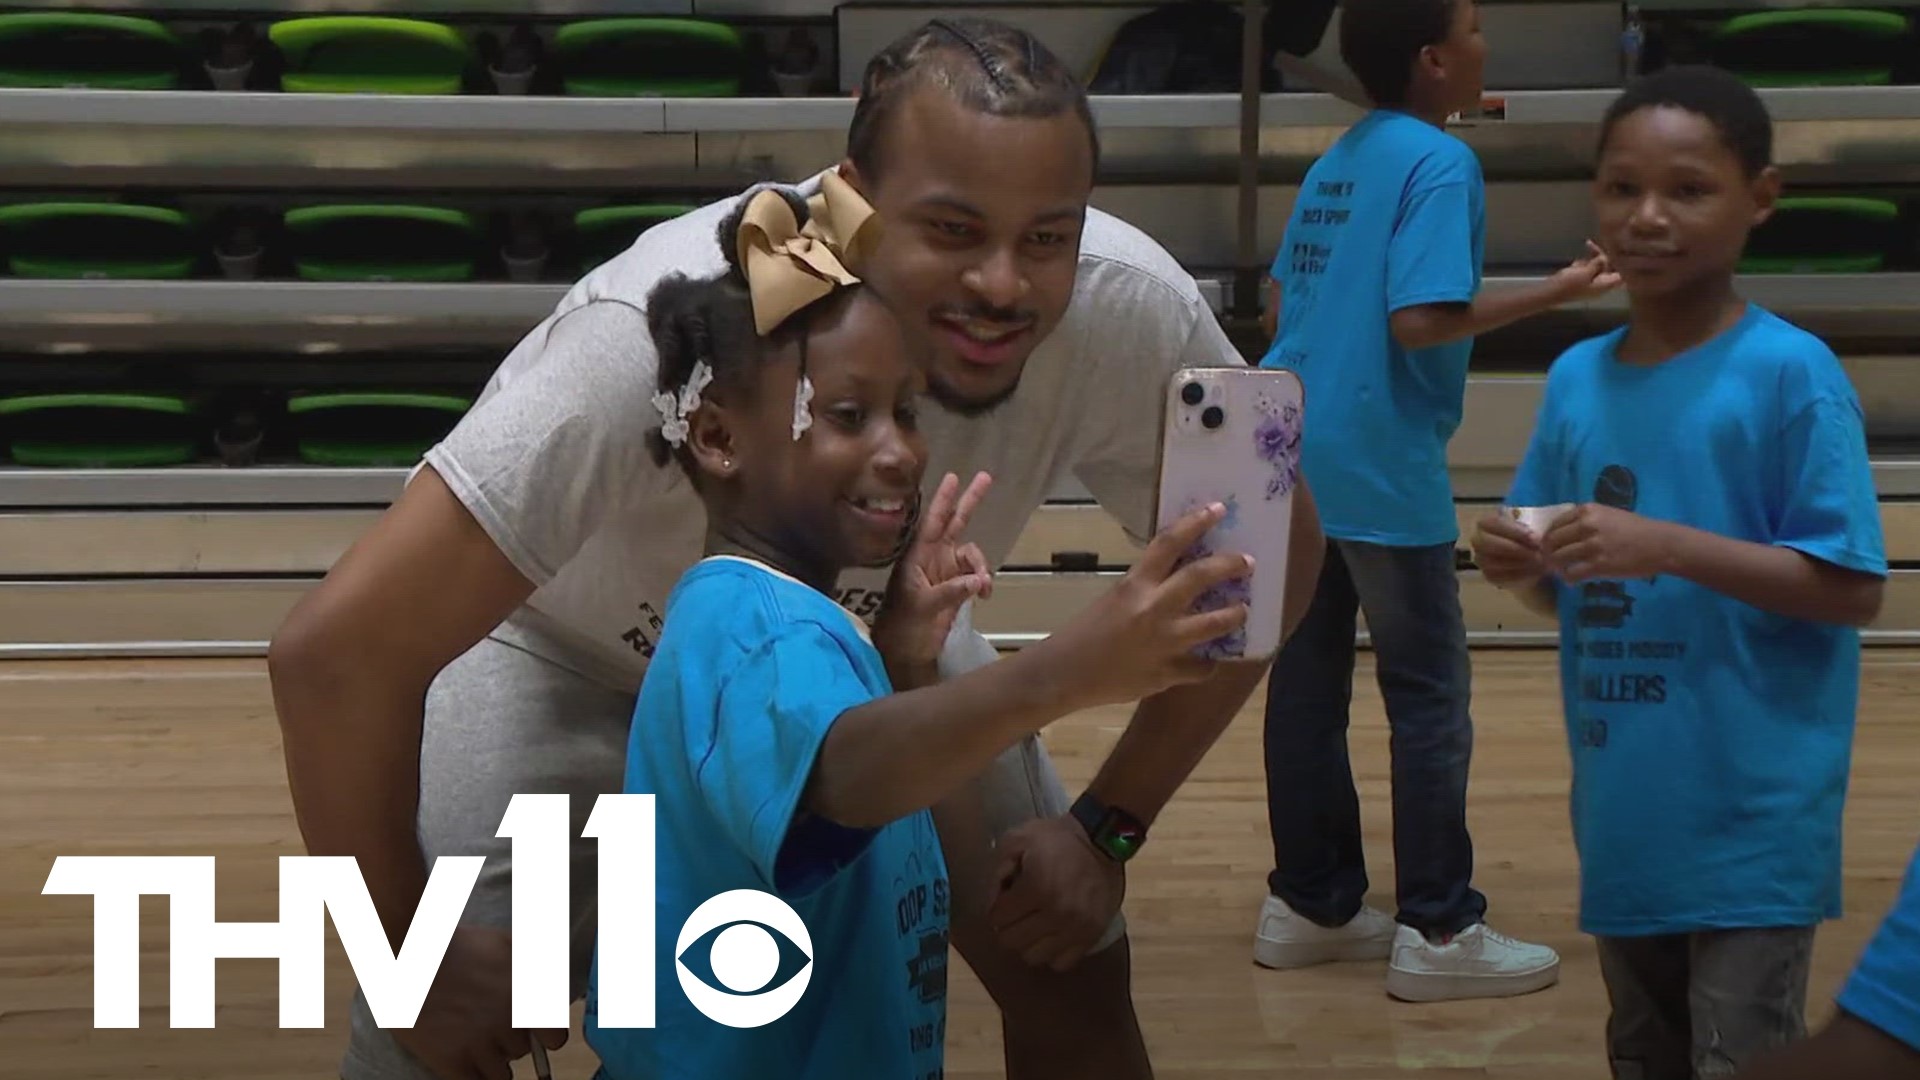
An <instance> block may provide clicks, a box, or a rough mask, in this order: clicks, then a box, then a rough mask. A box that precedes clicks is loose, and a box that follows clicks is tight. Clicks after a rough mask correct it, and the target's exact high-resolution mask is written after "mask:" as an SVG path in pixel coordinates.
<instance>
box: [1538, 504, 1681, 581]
mask: <svg viewBox="0 0 1920 1080" xmlns="http://www.w3.org/2000/svg"><path fill="white" fill-rule="evenodd" d="M1671 535H1672V526H1670V525H1668V524H1667V523H1666V522H1663V521H1656V520H1654V519H1653V518H1648V517H1642V516H1640V515H1639V514H1635V513H1633V512H1631V511H1627V510H1621V509H1618V508H1616V507H1612V506H1602V505H1601V504H1599V503H1581V504H1580V506H1579V508H1578V509H1576V510H1574V511H1573V512H1572V513H1571V514H1567V515H1565V516H1563V517H1561V518H1560V520H1559V521H1557V522H1555V523H1554V526H1553V528H1551V529H1549V530H1547V535H1546V536H1545V537H1544V538H1543V539H1542V540H1541V542H1540V551H1541V554H1543V555H1544V556H1545V557H1546V561H1547V566H1548V567H1549V568H1550V569H1551V570H1553V571H1554V572H1555V573H1556V574H1558V575H1559V576H1560V577H1561V579H1562V580H1565V581H1568V582H1572V583H1575V584H1578V583H1579V582H1582V581H1590V580H1594V579H1610V580H1626V579H1630V578H1650V577H1653V576H1655V575H1657V574H1661V573H1665V572H1666V571H1667V568H1668V566H1669V565H1670V563H1671V560H1670V559H1669V557H1668V552H1669V551H1670V550H1671V548H1670V542H1669V537H1670V536H1671Z"/></svg>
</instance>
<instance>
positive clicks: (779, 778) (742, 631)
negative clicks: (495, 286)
mask: <svg viewBox="0 0 1920 1080" xmlns="http://www.w3.org/2000/svg"><path fill="white" fill-rule="evenodd" d="M891 692H892V688H891V684H890V682H889V681H888V678H887V674H886V669H885V667H884V666H883V664H882V661H881V658H880V654H879V653H878V652H877V651H875V649H874V647H873V645H872V644H871V642H870V641H869V640H868V638H867V636H866V631H865V628H864V626H862V625H861V624H860V623H859V621H858V620H857V619H855V618H854V617H853V616H852V615H851V614H850V613H848V612H847V611H846V610H845V609H844V608H842V607H840V606H839V605H838V604H836V603H834V602H833V601H832V600H831V599H829V598H827V597H826V596H824V595H823V594H821V593H820V592H818V591H816V590H814V589H811V588H808V587H807V586H806V585H804V584H801V583H800V582H798V581H795V580H794V579H792V578H789V577H786V576H785V575H782V574H779V573H777V572H775V571H773V570H771V569H769V568H767V567H765V566H763V565H761V564H759V563H756V562H750V561H747V560H744V559H736V558H731V557H715V558H709V559H706V560H704V561H702V562H701V563H700V564H699V565H697V566H695V567H694V568H693V569H692V570H690V571H688V573H687V574H686V576H685V577H683V578H681V580H680V582H679V584H678V585H677V586H675V588H674V591H673V594H672V595H671V596H670V597H669V598H668V601H667V614H666V619H665V629H664V632H663V633H662V635H661V639H660V645H659V649H658V651H657V652H656V653H655V655H654V659H653V662H652V664H650V665H649V666H648V669H647V678H646V680H645V682H644V683H643V684H642V686H641V689H640V697H639V701H638V704H637V706H636V708H635V712H634V718H633V732H632V735H631V737H630V740H629V743H628V750H627V772H626V782H625V785H624V790H625V791H626V792H628V793H633V794H652V795H654V796H656V800H655V811H656V820H657V824H656V833H657V837H658V849H657V851H658V855H657V859H656V875H657V880H656V885H657V890H658V907H657V909H656V923H655V934H656V941H657V949H656V964H657V967H656V988H657V996H656V1006H655V1008H656V1010H657V1012H656V1024H657V1026H656V1027H654V1028H651V1029H649V1028H602V1027H600V1026H599V1012H598V991H599V981H600V972H599V960H598V958H597V957H596V960H595V965H594V968H595V970H594V972H593V982H592V985H591V986H590V988H589V992H588V999H587V1017H586V1025H585V1028H586V1036H587V1042H588V1043H589V1045H591V1046H592V1047H593V1049H594V1050H595V1052H597V1053H598V1054H599V1055H600V1058H601V1061H602V1065H603V1068H602V1074H603V1075H604V1076H605V1077H608V1078H610V1080H660V1078H667V1077H671V1078H676V1080H678V1078H684V1080H709V1078H712V1077H722V1076H724V1077H736V1076H737V1077H758V1076H781V1077H794V1078H796V1080H800V1078H816V1077H817V1078H820V1080H827V1078H833V1080H839V1078H842V1077H849V1076H885V1077H899V1078H901V1080H929V1078H933V1077H938V1076H939V1075H940V1074H941V1073H942V1071H943V1068H944V1047H945V1036H946V990H947V969H946V964H947V908H948V893H947V874H946V863H945V861H944V859H943V858H942V855H941V851H940V844H939V840H938V837H937V836H936V834H935V832H934V825H933V817H932V815H931V814H930V813H928V812H926V811H920V812H918V813H914V814H911V815H909V816H907V817H905V818H902V819H900V820H898V821H894V822H892V823H891V824H888V825H886V826H885V827H883V828H880V829H875V830H853V829H848V828H844V827H841V826H839V825H835V824H833V823H831V822H828V821H826V820H824V819H821V818H816V817H812V816H810V815H809V814H807V812H806V811H805V810H804V809H802V807H801V805H800V803H801V797H802V794H803V792H804V790H805V788H806V785H807V780H808V777H809V775H810V774H811V772H812V770H813V765H814V762H815V759H816V757H817V755H818V754H819V752H820V749H821V747H822V745H823V743H824V741H825V739H826V736H827V732H828V729H829V728H831V727H832V725H833V723H834V721H835V720H836V719H838V718H839V717H840V716H841V714H843V713H845V712H846V711H847V710H849V709H852V708H855V707H857V706H860V705H862V704H865V703H867V702H869V701H872V700H874V699H875V698H878V697H881V696H884V695H886V694H888V693H891ZM736 889H752V890H758V891H761V892H767V893H772V894H774V895H776V896H778V897H779V898H780V899H782V900H784V901H785V902H786V903H787V904H788V905H790V906H791V907H792V908H793V909H794V911H795V912H797V913H798V914H799V916H800V918H801V921H802V922H803V923H804V927H805V930H806V932H807V935H808V937H809V938H810V939H811V944H812V954H813V959H812V965H813V967H812V971H811V972H810V974H809V981H808V982H807V983H806V984H805V992H804V993H803V994H802V995H801V997H800V1000H799V1002H798V1004H796V1005H795V1006H794V1007H793V1009H792V1011H790V1012H788V1013H787V1014H786V1015H784V1016H782V1017H781V1018H780V1019H778V1020H775V1021H773V1022H772V1023H769V1024H766V1025H764V1026H760V1027H733V1026H728V1025H724V1024H721V1023H718V1022H716V1021H714V1020H712V1019H710V1018H709V1017H708V1016H707V1015H705V1014H703V1013H702V1012H700V1011H699V1010H698V1009H696V1008H695V1006H694V1005H693V1004H692V1002H691V1001H690V1000H689V998H688V996H687V992H686V991H684V990H683V989H682V986H681V982H680V975H679V973H678V969H677V968H676V961H678V962H680V963H684V964H685V965H686V966H687V969H688V971H689V973H691V975H692V976H693V977H694V978H696V979H698V980H699V981H700V982H701V983H703V984H705V985H706V986H707V987H710V988H712V989H713V990H715V991H718V992H719V993H720V994H722V995H726V994H727V993H728V990H729V989H732V990H734V991H736V992H737V991H738V990H740V989H741V988H740V987H739V986H733V987H731V988H730V987H729V985H728V983H727V982H726V981H725V978H726V973H725V971H723V970H722V969H721V968H717V967H716V966H715V957H716V955H719V956H721V957H722V960H723V962H725V957H726V956H727V955H729V954H727V953H725V952H724V951H723V952H722V953H720V954H716V953H715V951H714V948H713V946H714V943H715V940H716V939H717V938H718V937H719V936H720V935H721V934H722V933H723V932H724V931H725V925H726V924H722V925H719V926H715V927H713V928H712V930H711V931H703V932H701V933H700V934H699V935H698V936H697V937H696V938H695V939H694V940H693V941H692V942H691V943H690V944H689V945H688V947H687V948H686V950H685V951H684V952H682V951H680V950H679V949H678V948H677V945H678V939H679V937H680V934H681V928H682V926H683V925H685V924H686V922H687V919H688V916H690V915H691V914H693V913H694V910H695V909H696V908H697V907H699V906H700V905H701V904H702V903H704V902H705V901H706V900H708V899H709V898H711V897H714V896H717V895H719V894H721V893H725V892H729V891H731V890H736ZM620 917H621V912H620V910H619V908H618V907H617V906H616V907H613V908H611V909H609V908H608V907H607V906H606V905H604V904H603V905H602V906H601V908H600V912H599V918H600V922H601V925H602V927H605V926H606V925H608V924H609V923H610V922H611V921H612V920H615V919H619V918H620ZM760 921H761V923H762V925H763V926H767V925H768V924H767V923H766V922H765V920H760ZM768 936H769V937H770V938H771V939H772V944H773V945H774V946H776V947H777V949H778V953H779V963H778V967H777V969H776V970H774V971H773V973H772V974H771V976H770V978H769V979H768V981H767V982H766V983H765V984H764V988H765V990H766V991H768V992H776V991H778V990H780V989H781V988H783V987H785V986H787V985H788V982H789V980H790V979H791V978H792V977H793V976H794V975H795V974H797V973H798V972H800V971H801V970H803V969H804V967H805V965H806V953H804V952H802V951H801V950H800V949H799V945H798V942H795V941H793V940H792V938H791V937H790V936H789V935H786V934H784V933H783V932H781V931H779V930H769V932H768ZM766 952H767V947H766V945H765V944H764V939H763V944H762V955H763V956H764V955H766ZM748 970H752V969H748ZM733 981H734V982H735V983H738V982H742V981H744V979H743V978H742V977H741V976H739V975H735V976H734V980H733ZM746 989H747V990H748V991H749V992H750V993H751V992H753V991H754V990H755V988H754V987H752V986H748V987H746ZM741 996H742V997H744V998H745V999H746V1000H749V1001H750V1000H751V997H750V996H748V995H741Z"/></svg>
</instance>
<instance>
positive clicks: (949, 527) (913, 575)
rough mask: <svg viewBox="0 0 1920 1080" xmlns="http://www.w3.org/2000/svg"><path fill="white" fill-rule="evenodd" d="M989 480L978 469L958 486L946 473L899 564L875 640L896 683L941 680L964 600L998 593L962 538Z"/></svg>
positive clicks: (974, 549) (906, 685) (975, 549)
mask: <svg viewBox="0 0 1920 1080" xmlns="http://www.w3.org/2000/svg"><path fill="white" fill-rule="evenodd" d="M992 482H993V481H992V478H991V477H989V476H988V475H987V474H986V473H976V474H974V477H973V482H972V483H970V484H968V485H967V490H966V491H964V492H960V491H959V487H960V479H959V478H958V477H957V476H955V475H953V474H952V473H948V474H947V475H946V476H944V477H942V478H941V480H940V487H939V488H938V489H937V490H935V492H934V494H933V499H932V501H931V502H930V503H929V504H928V505H927V508H926V513H925V514H924V515H922V516H921V518H920V521H919V523H918V525H917V526H916V527H915V529H914V537H913V543H912V545H911V546H909V547H908V548H907V551H906V554H905V555H902V556H901V557H900V561H899V562H897V563H895V564H894V568H893V576H892V579H891V580H890V581H889V582H888V583H887V599H886V603H885V604H884V605H883V606H882V608H881V610H880V615H879V617H878V618H876V619H875V620H874V626H873V641H874V645H875V647H876V648H878V649H879V650H880V655H881V658H882V659H884V660H885V661H886V664H887V673H888V674H889V675H890V676H891V677H892V678H893V681H894V688H895V689H896V690H907V689H911V688H913V687H915V686H924V685H927V684H928V683H931V682H934V681H936V680H937V679H938V678H939V674H938V662H939V659H940V651H941V649H942V648H944V647H945V645H946V642H947V634H948V633H949V632H951V631H952V629H953V621H954V619H955V618H957V617H958V616H959V614H960V608H961V606H962V605H964V604H965V603H966V602H967V601H969V600H971V599H973V598H974V597H976V596H978V597H983V598H984V597H990V596H992V595H993V572H992V571H991V570H990V569H989V568H988V567H987V558H986V556H985V555H984V554H982V553H981V551H980V548H979V546H978V545H976V544H973V543H970V542H967V541H965V540H964V539H963V536H964V535H965V533H966V529H967V524H968V522H969V521H971V520H972V518H973V512H974V510H975V509H976V508H977V507H978V506H979V505H980V501H981V500H982V499H984V498H985V497H986V494H987V488H988V487H990V486H991V485H992ZM956 493H957V494H956Z"/></svg>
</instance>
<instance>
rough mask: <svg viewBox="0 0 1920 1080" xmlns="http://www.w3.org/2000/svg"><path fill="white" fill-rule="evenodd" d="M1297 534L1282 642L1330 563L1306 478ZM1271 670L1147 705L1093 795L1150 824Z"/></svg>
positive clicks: (1231, 668) (1244, 671)
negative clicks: (1322, 567) (1322, 565)
mask: <svg viewBox="0 0 1920 1080" xmlns="http://www.w3.org/2000/svg"><path fill="white" fill-rule="evenodd" d="M1290 532H1291V535H1290V537H1289V540H1288V543H1289V545H1290V546H1289V549H1288V552H1287V594H1286V608H1285V614H1284V618H1283V622H1282V625H1281V641H1282V642H1283V643H1284V642H1285V640H1286V639H1287V638H1289V637H1291V636H1292V635H1293V631H1294V629H1295V628H1296V627H1298V626H1299V625H1300V621H1301V620H1302V619H1303V618H1305V617H1306V614H1307V608H1308V607H1309V606H1310V605H1311V604H1312V603H1313V594H1314V591H1315V589H1316V588H1317V587H1318V585H1319V582H1320V568H1321V564H1322V563H1323V561H1324V560H1325V556H1326V537H1325V536H1324V535H1323V534H1322V533H1321V531H1320V515H1319V512H1318V511H1317V510H1316V509H1315V507H1314V502H1313V495H1312V493H1311V492H1310V491H1309V489H1308V487H1307V484H1306V481H1305V480H1304V479H1302V480H1301V482H1300V484H1299V485H1298V486H1297V487H1296V488H1295V489H1294V504H1293V526H1292V529H1291V530H1290ZM1270 666H1271V665H1270V662H1269V663H1229V664H1222V665H1221V666H1220V669H1219V670H1218V671H1217V672H1216V673H1215V674H1214V676H1213V678H1211V679H1208V680H1207V681H1205V682H1201V683H1195V684H1193V685H1191V686H1179V687H1174V688H1173V689H1171V690H1166V691H1163V692H1161V693H1159V694H1156V695H1154V696H1153V697H1150V698H1147V699H1145V700H1143V701H1142V702H1140V704H1139V706H1138V707H1137V708H1136V709H1135V710H1134V714H1133V718H1132V719H1131V720H1130V721H1129V722H1128V723H1127V728H1126V730H1125V731H1124V732H1122V733H1121V736H1120V739H1119V741H1118V742H1117V743H1115V745H1114V748H1113V752H1112V753H1111V754H1109V755H1108V757H1107V760H1106V762H1105V764H1103V765H1102V766H1101V768H1100V771H1099V773H1098V774H1097V775H1095V777H1094V779H1093V782H1092V783H1090V784H1089V785H1088V786H1087V790H1088V792H1090V793H1091V794H1092V795H1093V796H1094V797H1095V798H1097V799H1099V800H1100V801H1101V802H1103V803H1105V804H1107V805H1109V806H1115V807H1118V808H1120V809H1122V810H1125V811H1126V812H1128V813H1130V814H1132V815H1133V816H1135V817H1137V818H1139V819H1140V820H1141V821H1142V822H1143V823H1146V824H1148V825H1151V824H1152V823H1153V821H1154V820H1155V819H1156V818H1158V817H1159V815H1160V811H1161V810H1163V809H1165V807H1166V805H1167V803H1168V802H1169V801H1171V800H1172V799H1173V795H1174V792H1176V791H1178V790H1179V789H1180V786H1181V785H1182V784H1184V783H1186V782H1187V777H1188V776H1190V775H1192V773H1193V770H1194V769H1195V768H1197V767H1198V766H1199V764H1200V761H1201V759H1202V758H1204V757H1206V755H1207V751H1209V750H1211V749H1213V745H1214V743H1216V742H1218V741H1219V739H1220V736H1221V734H1222V733H1223V732H1225V731H1226V730H1227V725H1229V724H1231V723H1232V722H1233V718H1234V717H1235V716H1237V715H1239V713H1240V709H1241V708H1242V707H1243V706H1244V705H1246V703H1247V698H1248V697H1249V696H1250V695H1251V694H1252V693H1253V690H1254V687H1256V686H1258V685H1259V683H1260V680H1261V678H1263V677H1264V676H1265V675H1266V674H1267V670H1268V668H1269V667H1270Z"/></svg>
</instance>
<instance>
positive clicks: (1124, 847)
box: [1105, 822, 1144, 860]
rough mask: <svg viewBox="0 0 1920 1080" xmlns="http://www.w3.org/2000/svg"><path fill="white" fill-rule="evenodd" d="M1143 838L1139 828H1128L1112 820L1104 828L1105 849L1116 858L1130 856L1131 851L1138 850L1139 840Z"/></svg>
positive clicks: (1127, 857) (1128, 857)
mask: <svg viewBox="0 0 1920 1080" xmlns="http://www.w3.org/2000/svg"><path fill="white" fill-rule="evenodd" d="M1143 839H1144V837H1143V836H1142V835H1141V833H1140V830H1138V829H1133V828H1129V827H1127V826H1126V825H1123V824H1121V823H1119V822H1113V823H1111V824H1109V825H1108V826H1107V828H1106V837H1105V840H1106V847H1107V850H1108V851H1110V852H1112V853H1113V856H1114V857H1115V858H1117V859H1123V860H1124V859H1130V858H1132V857H1133V853H1134V852H1136V851H1139V850H1140V842H1141V841H1142V840H1143Z"/></svg>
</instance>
